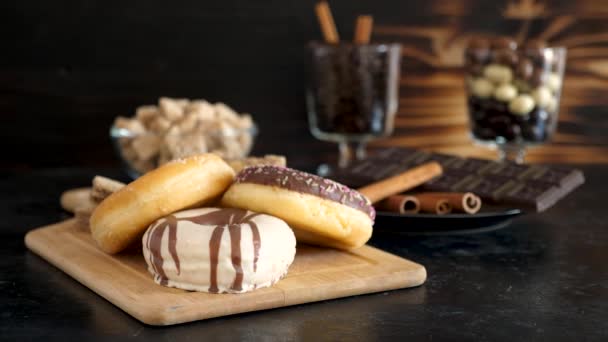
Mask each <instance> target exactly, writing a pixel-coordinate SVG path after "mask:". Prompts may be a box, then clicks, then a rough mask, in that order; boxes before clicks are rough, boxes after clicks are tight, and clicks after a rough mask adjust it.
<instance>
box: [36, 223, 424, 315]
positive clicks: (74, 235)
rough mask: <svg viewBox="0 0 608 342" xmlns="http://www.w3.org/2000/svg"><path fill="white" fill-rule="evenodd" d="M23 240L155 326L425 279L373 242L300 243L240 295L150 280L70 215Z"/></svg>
mask: <svg viewBox="0 0 608 342" xmlns="http://www.w3.org/2000/svg"><path fill="white" fill-rule="evenodd" d="M25 244H26V245H27V247H28V248H29V249H31V250H32V251H33V252H34V253H36V254H38V255H40V256H41V257H43V258H44V259H46V260H47V261H48V262H50V263H51V264H53V265H55V266H56V267H58V268H59V269H61V270H63V271H64V272H65V273H67V274H69V275H70V276H72V277H73V278H74V279H76V280H78V281H79V282H81V283H82V284H83V285H85V286H87V287H88V288H90V289H91V290H93V291H95V292H96V293H97V294H99V295H100V296H102V297H104V298H105V299H107V300H108V301H110V302H112V303H113V304H114V305H116V306H118V307H119V308H121V309H122V310H124V311H125V312H127V313H129V314H130V315H132V316H133V317H135V318H137V319H138V320H140V321H142V322H143V323H146V324H152V325H170V324H177V323H184V322H191V321H196V320H201V319H206V318H211V317H218V316H225V315H231V314H236V313H241V312H248V311H256V310H264V309H271V308H278V307H283V306H289V305H295V304H302V303H309V302H316V301H321V300H326V299H333V298H339V297H346V296H353V295H360V294H365V293H372V292H380V291H386V290H393V289H400V288H406V287H412V286H417V285H420V284H422V283H424V281H425V279H426V270H425V268H424V267H423V266H422V265H419V264H416V263H414V262H411V261H409V260H406V259H403V258H400V257H398V256H395V255H392V254H389V253H386V252H383V251H381V250H379V249H376V248H373V247H370V246H363V247H361V248H359V249H356V250H354V251H350V252H346V251H338V250H334V249H327V248H319V247H312V246H306V245H298V247H297V254H296V258H295V260H294V263H293V264H292V265H291V267H290V268H289V272H288V274H287V276H286V277H285V278H283V279H282V280H281V281H279V282H278V283H276V284H275V285H274V286H272V287H270V288H263V289H258V290H255V291H253V292H248V293H244V294H208V293H202V292H188V291H183V290H179V289H174V288H168V287H164V286H160V285H157V284H155V283H154V281H153V280H152V276H151V275H150V274H149V273H148V271H147V269H146V263H145V261H144V259H143V256H142V254H141V250H140V251H135V250H134V251H131V252H127V253H122V254H120V255H116V256H111V255H108V254H106V253H104V252H102V251H101V250H99V249H98V248H97V247H96V246H95V242H94V241H93V239H92V238H91V235H90V233H89V232H87V231H85V230H84V229H83V228H82V227H81V226H80V225H79V224H78V221H77V220H75V219H70V220H67V221H63V222H60V223H57V224H53V225H50V226H46V227H42V228H38V229H35V230H32V231H30V232H29V233H28V234H27V235H26V236H25Z"/></svg>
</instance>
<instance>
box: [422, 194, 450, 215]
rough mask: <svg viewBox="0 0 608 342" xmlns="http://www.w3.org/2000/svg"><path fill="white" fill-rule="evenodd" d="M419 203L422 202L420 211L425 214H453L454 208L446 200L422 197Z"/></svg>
mask: <svg viewBox="0 0 608 342" xmlns="http://www.w3.org/2000/svg"><path fill="white" fill-rule="evenodd" d="M418 201H419V202H420V211H422V212H425V213H434V214H438V215H445V214H449V213H450V212H452V206H451V205H450V203H449V202H448V201H447V200H446V199H439V198H434V197H422V198H418Z"/></svg>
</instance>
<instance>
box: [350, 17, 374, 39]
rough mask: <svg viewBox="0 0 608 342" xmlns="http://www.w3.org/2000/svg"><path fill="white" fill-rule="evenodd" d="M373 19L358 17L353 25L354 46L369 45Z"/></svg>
mask: <svg viewBox="0 0 608 342" xmlns="http://www.w3.org/2000/svg"><path fill="white" fill-rule="evenodd" d="M373 25H374V18H373V17H372V16H371V15H360V16H358V17H357V22H356V24H355V39H354V42H355V44H369V41H370V38H371V36H372V26H373Z"/></svg>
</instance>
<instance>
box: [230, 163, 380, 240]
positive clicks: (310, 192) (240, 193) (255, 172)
mask: <svg viewBox="0 0 608 342" xmlns="http://www.w3.org/2000/svg"><path fill="white" fill-rule="evenodd" d="M221 203H222V205H223V206H227V207H233V208H242V209H248V210H252V211H256V212H261V213H265V214H269V215H273V216H276V217H278V218H281V219H283V220H285V221H286V222H287V223H288V224H289V226H290V227H291V228H292V229H293V230H294V233H295V234H296V238H297V239H298V241H301V242H305V243H310V244H315V245H321V246H329V247H335V248H340V249H351V248H357V247H360V246H362V245H363V244H365V243H366V242H367V240H369V238H370V237H371V235H372V226H373V224H374V217H375V211H374V208H373V207H372V206H371V203H370V202H369V200H368V199H367V198H366V197H365V196H363V195H362V194H360V193H359V192H357V191H355V190H352V189H349V188H348V187H346V186H344V185H342V184H339V183H336V182H334V181H331V180H329V179H324V178H321V177H319V176H315V175H311V174H308V173H306V172H302V171H297V170H293V169H290V168H286V167H277V166H268V165H265V166H253V167H249V168H246V169H244V170H242V171H241V172H239V173H238V174H237V176H236V179H235V182H234V183H233V184H232V185H231V186H230V188H228V191H226V193H225V194H224V197H223V198H222V201H221Z"/></svg>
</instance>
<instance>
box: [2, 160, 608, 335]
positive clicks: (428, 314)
mask: <svg viewBox="0 0 608 342" xmlns="http://www.w3.org/2000/svg"><path fill="white" fill-rule="evenodd" d="M583 169H584V171H585V174H586V177H587V183H586V184H585V185H583V186H582V187H581V188H579V189H578V190H576V191H575V192H574V193H573V194H571V195H570V196H569V197H567V198H566V199H565V200H563V201H562V202H560V203H558V204H557V205H556V206H555V207H553V208H551V209H550V210H548V211H547V212H545V213H542V214H536V215H527V216H523V217H520V218H518V219H516V220H515V221H514V222H513V224H512V225H511V226H510V227H508V228H505V229H502V230H498V231H494V232H489V233H484V234H476V235H455V236H399V235H387V234H384V235H382V234H376V235H374V237H373V238H372V240H371V244H372V245H374V246H377V247H380V248H382V249H385V250H387V251H390V252H392V253H395V254H398V255H401V256H403V257H406V258H409V259H412V260H415V261H417V262H420V263H422V264H424V265H425V266H426V267H427V270H428V275H429V277H428V281H427V282H426V283H425V284H424V285H422V286H420V287H418V288H413V289H406V290H399V291H392V292H385V293H378V294H372V295H365V296H358V297H352V298H345V299H338V300H332V301H327V302H322V303H315V304H307V305H298V306H294V307H289V308H282V309H275V310H269V311H264V312H254V313H248V314H240V315H235V316H231V317H224V318H217V319H211V320H207V321H202V322H195V323H190V324H183V325H179V326H174V327H165V328H159V327H150V326H146V325H143V324H141V323H139V322H138V321H136V320H135V319H133V318H131V317H130V316H129V315H127V314H126V313H124V312H122V311H121V310H120V309H118V308H116V307H114V306H113V305H112V304H110V303H109V302H107V301H105V300H104V299H103V298H101V297H99V296H97V295H96V294H95V293H93V292H92V291H90V290H88V289H87V288H86V287H84V286H82V285H80V284H79V283H78V282H76V281H74V280H73V279H72V278H70V277H69V276H67V275H65V274H64V273H63V272H61V271H59V270H58V269H56V268H54V267H53V266H51V265H50V264H48V263H47V262H45V261H44V260H42V259H41V258H39V257H38V256H36V255H35V254H33V253H31V252H28V251H27V250H26V248H25V246H24V244H23V237H24V235H25V233H26V232H27V231H28V230H29V229H32V228H35V227H38V226H41V225H45V224H49V223H53V222H56V221H58V220H61V219H64V218H66V217H67V214H66V213H64V212H63V211H62V210H61V208H60V207H59V204H58V200H57V199H58V196H59V194H60V193H61V191H63V190H65V189H68V188H72V187H77V186H83V185H86V184H87V183H88V182H89V180H90V177H91V176H92V175H94V174H96V173H102V174H105V175H109V176H120V172H119V171H118V170H94V169H76V168H70V169H46V170H38V171H34V172H28V173H17V172H13V171H10V172H6V171H5V172H3V173H2V174H0V175H1V176H2V177H0V215H1V216H2V218H3V220H2V222H1V223H0V225H1V228H0V241H2V248H1V249H0V317H1V320H0V340H11V341H13V340H14V341H20V340H31V339H43V338H44V339H51V340H55V339H57V340H59V339H61V340H78V339H80V340H85V339H86V340H87V341H96V340H110V339H116V338H120V339H122V338H125V339H126V338H130V339H133V340H145V341H153V340H169V341H173V340H196V341H206V340H207V341H216V340H226V341H234V340H287V341H291V340H332V341H336V340H346V341H352V340H365V341H369V340H371V341H373V340H379V341H393V340H406V339H407V340H411V339H412V338H413V339H415V340H419V339H420V340H459V341H462V340H475V341H480V340H490V341H496V340H513V339H516V340H523V341H530V340H543V341H550V340H576V341H582V340H606V338H607V337H608V325H607V323H606V317H608V267H607V266H606V262H607V261H608V248H607V247H608V211H607V210H606V208H605V203H604V202H605V201H604V197H605V195H606V194H607V193H608V184H607V183H606V182H605V179H604V177H605V175H606V174H607V172H608V166H585V167H583Z"/></svg>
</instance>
